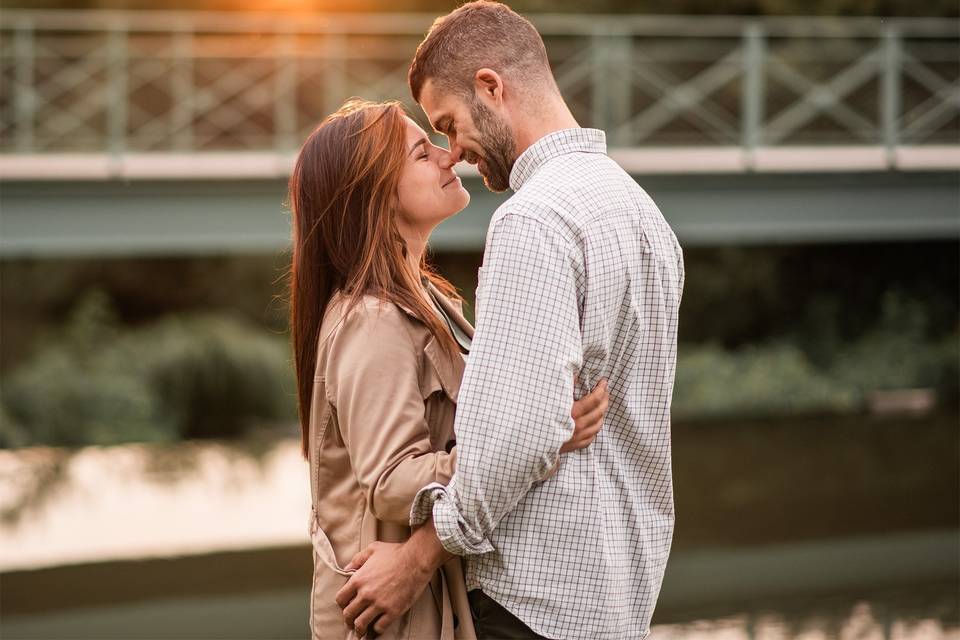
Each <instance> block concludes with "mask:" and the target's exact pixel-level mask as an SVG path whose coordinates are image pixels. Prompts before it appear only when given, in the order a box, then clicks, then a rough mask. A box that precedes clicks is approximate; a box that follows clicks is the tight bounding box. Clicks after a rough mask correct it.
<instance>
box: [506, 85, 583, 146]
mask: <svg viewBox="0 0 960 640" xmlns="http://www.w3.org/2000/svg"><path fill="white" fill-rule="evenodd" d="M516 122H517V124H516V125H515V126H514V141H515V144H516V149H515V150H516V154H517V157H518V158H519V157H520V154H522V153H523V152H524V151H526V150H527V149H528V148H530V146H531V145H532V144H534V143H535V142H536V141H537V140H539V139H540V138H542V137H544V136H547V135H550V134H551V133H554V132H556V131H562V130H563V129H575V128H578V127H579V126H580V124H579V123H578V122H577V120H576V118H574V117H573V114H572V113H570V109H569V108H568V107H567V105H566V103H565V102H564V101H563V99H562V98H560V97H555V98H550V99H547V100H545V108H544V109H543V110H542V111H541V112H540V113H537V114H535V115H534V114H524V115H522V116H520V117H519V118H518V119H517V121H516Z"/></svg>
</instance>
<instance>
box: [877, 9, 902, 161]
mask: <svg viewBox="0 0 960 640" xmlns="http://www.w3.org/2000/svg"><path fill="white" fill-rule="evenodd" d="M900 64H901V41H900V32H899V30H898V29H897V28H896V27H895V26H892V25H891V26H888V27H887V28H886V29H885V30H884V33H883V91H882V93H881V98H880V99H881V100H882V102H881V104H880V113H881V114H883V144H884V146H885V147H886V150H887V166H888V167H890V168H891V169H892V168H894V167H896V164H897V146H898V145H899V144H900V78H901V76H900Z"/></svg>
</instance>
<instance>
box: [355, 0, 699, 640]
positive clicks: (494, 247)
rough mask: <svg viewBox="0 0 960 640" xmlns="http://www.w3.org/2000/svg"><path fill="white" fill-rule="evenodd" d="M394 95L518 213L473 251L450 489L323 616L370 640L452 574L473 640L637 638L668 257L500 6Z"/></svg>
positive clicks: (448, 24) (665, 461)
mask: <svg viewBox="0 0 960 640" xmlns="http://www.w3.org/2000/svg"><path fill="white" fill-rule="evenodd" d="M409 81H410V88H411V90H412V92H413V96H414V98H415V99H416V100H417V102H418V103H419V104H420V105H421V107H422V108H423V110H424V112H425V113H426V114H427V116H428V117H429V118H430V122H431V123H432V124H433V126H434V128H435V129H436V130H437V131H438V132H440V133H443V134H445V135H446V136H447V138H448V140H449V144H450V151H451V155H452V156H453V158H454V159H455V160H457V159H460V158H463V159H465V160H466V161H467V162H470V163H473V164H476V165H477V167H478V170H479V172H480V174H481V175H482V176H483V178H484V181H485V183H486V185H487V186H488V187H489V188H490V189H492V190H494V191H503V190H505V189H506V188H507V187H510V188H512V189H513V191H514V192H515V194H514V195H513V196H512V197H511V198H510V199H509V200H507V201H506V202H505V203H504V204H503V205H502V206H501V207H500V208H499V209H498V210H497V211H496V213H495V214H494V216H493V219H492V220H491V223H490V228H489V231H488V234H487V241H486V248H485V253H484V262H483V266H482V267H481V270H480V274H479V284H478V287H477V302H476V307H477V309H476V320H477V322H476V325H477V326H476V335H475V337H474V341H473V348H472V351H471V355H470V359H469V363H468V365H467V368H466V371H465V373H464V378H463V384H462V387H461V391H460V397H459V403H458V407H457V419H456V433H457V442H458V461H457V472H456V475H454V477H453V479H452V480H451V482H450V484H449V485H448V486H447V487H443V486H440V485H430V486H427V487H425V488H424V489H423V490H421V492H420V493H419V494H418V495H417V498H416V500H415V501H414V505H413V509H412V511H411V525H414V526H416V525H423V526H421V527H419V528H418V529H417V530H416V531H415V532H414V534H413V536H412V537H411V538H410V540H408V541H407V542H406V543H404V544H402V545H399V544H398V545H387V544H375V545H371V546H370V547H368V548H367V549H365V550H363V551H361V552H360V553H359V554H358V555H357V556H356V557H355V558H354V560H353V562H352V563H351V567H349V568H357V567H359V569H358V570H357V572H356V574H355V575H354V576H353V577H352V578H351V579H350V581H349V582H348V583H347V585H346V586H345V587H344V588H343V589H342V590H341V591H340V593H338V595H337V601H338V603H339V604H340V606H341V607H343V608H344V617H345V619H346V620H347V622H348V624H353V625H354V626H355V628H356V630H357V632H358V633H359V634H361V635H362V634H363V633H365V632H366V631H367V630H368V629H372V630H373V631H374V632H382V631H383V630H384V629H386V628H387V626H389V625H390V624H391V623H392V622H393V621H395V620H396V619H397V618H398V617H399V616H400V615H401V614H402V613H403V612H404V611H405V610H406V608H407V607H409V606H410V603H412V602H413V600H414V599H415V598H416V597H417V596H418V595H419V593H420V592H421V591H422V589H423V588H424V586H425V585H426V584H427V581H428V579H429V576H430V575H432V573H433V571H434V569H435V568H436V567H438V566H440V565H441V564H442V563H443V562H444V561H445V560H447V559H449V558H450V557H451V555H450V554H457V555H461V556H464V557H465V561H466V567H467V588H468V589H469V590H471V591H470V600H471V605H472V610H473V613H474V617H475V621H476V627H477V633H478V636H480V637H481V638H485V637H489V638H494V637H495V638H537V637H546V638H575V639H583V638H643V637H645V636H646V635H647V634H648V632H649V624H650V618H651V616H652V614H653V609H654V606H655V604H656V600H657V596H658V594H659V590H660V585H661V581H662V579H663V573H664V568H665V566H666V562H667V556H668V554H669V551H670V544H671V540H672V535H673V524H674V507H673V486H672V478H671V461H670V401H671V396H672V392H673V380H674V369H675V362H676V333H677V311H678V307H679V304H680V297H681V292H682V288H683V273H684V272H683V257H682V252H681V249H680V246H679V245H678V243H677V240H676V238H675V236H674V234H673V232H672V231H671V229H670V227H669V226H668V225H667V223H666V221H665V220H664V219H663V216H662V215H661V214H660V211H659V210H658V209H657V207H656V205H655V204H654V203H653V201H652V200H651V199H650V197H649V196H648V195H647V194H646V193H645V192H644V191H643V190H642V189H641V188H640V187H639V186H638V185H637V184H636V182H634V181H633V179H632V178H630V176H629V175H628V174H626V173H625V172H624V171H623V170H622V169H621V168H620V167H619V166H618V165H617V164H616V163H614V162H613V161H612V160H611V159H610V158H609V157H608V156H607V155H606V145H605V138H604V134H603V132H601V131H598V130H595V129H583V128H580V127H579V125H578V124H577V122H576V120H575V119H574V118H573V116H572V114H571V113H570V111H569V109H568V108H567V106H566V104H565V103H564V101H563V98H562V97H561V96H560V92H559V90H558V88H557V85H556V82H555V81H554V78H553V75H552V73H551V71H550V66H549V63H548V60H547V54H546V50H545V48H544V45H543V41H542V40H541V38H540V36H539V34H538V33H537V31H536V29H534V27H533V26H532V25H531V24H530V23H529V22H528V21H527V20H526V19H524V18H523V17H521V16H519V15H518V14H516V13H514V12H513V11H512V10H510V9H509V8H508V7H507V6H506V5H503V4H498V3H495V2H486V1H483V0H480V1H478V2H471V3H469V4H466V5H463V6H462V7H460V8H458V9H457V10H455V11H453V12H452V13H450V14H449V15H447V16H445V17H443V18H440V19H438V20H437V21H436V22H435V23H434V25H433V27H432V28H431V29H430V32H429V33H428V34H427V36H426V38H425V39H424V41H423V42H422V43H421V45H420V47H419V48H418V49H417V53H416V56H415V58H414V61H413V64H412V66H411V67H410V73H409ZM571 374H575V375H576V376H578V382H577V383H576V384H577V385H578V387H579V388H578V389H576V390H575V389H573V388H572V387H573V385H574V382H573V375H571ZM602 378H607V379H608V380H609V387H610V405H609V410H608V413H607V417H606V420H605V426H604V430H603V431H601V432H600V434H599V435H598V437H597V439H596V440H595V441H594V443H593V445H592V446H590V447H588V448H586V449H584V450H582V451H580V452H577V453H573V454H570V455H565V456H564V457H563V459H562V460H561V461H560V464H559V467H558V469H557V470H556V472H555V473H551V470H552V468H553V467H554V465H555V463H556V462H557V460H558V456H559V451H560V447H561V446H562V445H563V443H564V441H565V440H567V439H568V438H569V437H570V434H571V432H572V429H573V423H572V421H571V419H570V409H571V401H572V398H573V397H575V394H574V392H575V391H576V396H582V395H584V394H585V393H586V392H587V391H588V390H589V389H591V388H592V387H593V384H594V383H595V382H596V381H597V380H600V379H602Z"/></svg>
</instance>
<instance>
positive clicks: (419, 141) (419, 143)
mask: <svg viewBox="0 0 960 640" xmlns="http://www.w3.org/2000/svg"><path fill="white" fill-rule="evenodd" d="M422 144H427V139H426V138H420V139H419V140H417V141H416V142H414V143H413V146H412V147H410V151H408V152H407V155H408V156H409V155H411V154H412V153H413V152H414V151H416V150H417V147H419V146H420V145H422Z"/></svg>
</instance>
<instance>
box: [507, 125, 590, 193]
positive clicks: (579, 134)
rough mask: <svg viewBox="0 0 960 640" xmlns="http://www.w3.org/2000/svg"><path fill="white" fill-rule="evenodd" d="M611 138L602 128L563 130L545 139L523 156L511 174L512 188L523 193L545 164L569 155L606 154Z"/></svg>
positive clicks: (531, 146) (541, 139) (550, 134)
mask: <svg viewBox="0 0 960 640" xmlns="http://www.w3.org/2000/svg"><path fill="white" fill-rule="evenodd" d="M606 152H607V136H606V134H604V132H603V131H601V130H600V129H586V128H580V127H577V128H573V129H561V130H560V131H554V132H553V133H548V134H547V135H545V136H543V137H542V138H540V139H539V140H537V141H536V142H534V143H533V144H532V145H530V146H529V147H527V149H526V150H525V151H524V152H523V153H521V154H520V157H519V158H517V160H516V162H514V163H513V170H512V171H510V188H511V189H513V190H514V191H519V190H520V187H522V186H523V183H525V182H526V181H527V180H529V179H530V176H532V175H533V174H534V173H536V172H537V169H539V168H540V167H541V166H543V163H545V162H546V161H547V160H550V159H551V158H556V157H557V156H562V155H564V154H567V153H606Z"/></svg>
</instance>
